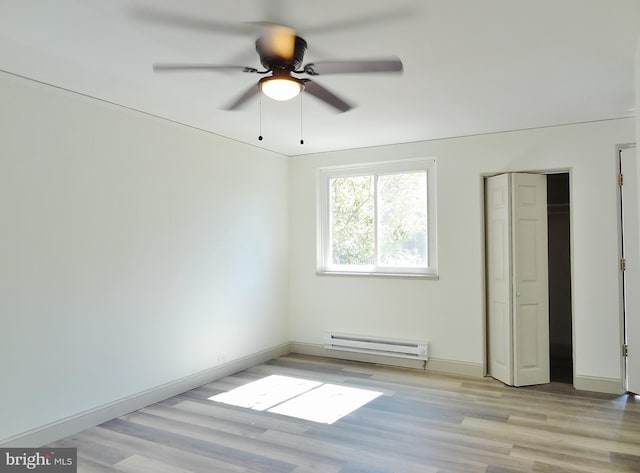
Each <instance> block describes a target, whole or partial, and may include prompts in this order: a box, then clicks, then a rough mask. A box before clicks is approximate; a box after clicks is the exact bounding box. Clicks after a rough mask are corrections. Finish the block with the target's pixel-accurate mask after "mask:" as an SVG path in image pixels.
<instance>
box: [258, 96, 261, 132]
mask: <svg viewBox="0 0 640 473" xmlns="http://www.w3.org/2000/svg"><path fill="white" fill-rule="evenodd" d="M259 104H260V105H259V106H258V109H259V111H258V121H259V124H260V125H259V127H260V134H259V135H258V141H262V92H260V101H259Z"/></svg>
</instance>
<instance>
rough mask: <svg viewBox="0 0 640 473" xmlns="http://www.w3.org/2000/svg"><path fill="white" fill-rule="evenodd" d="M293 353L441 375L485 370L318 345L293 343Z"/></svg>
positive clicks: (478, 366)
mask: <svg viewBox="0 0 640 473" xmlns="http://www.w3.org/2000/svg"><path fill="white" fill-rule="evenodd" d="M291 353H298V354H301V355H311V356H324V357H327V358H337V359H341V360H350V361H362V362H365V363H377V364H382V365H390V366H399V367H401V368H414V369H419V370H426V371H438V372H441V373H448V374H456V375H461V376H472V377H476V378H481V377H483V376H484V369H483V366H482V364H481V363H468V362H462V361H452V360H442V359H438V358H429V360H427V362H426V366H425V363H424V361H423V360H411V359H407V358H398V357H393V356H384V355H372V354H369V353H356V352H349V351H340V350H329V349H327V348H325V347H324V345H320V344H316V343H304V342H291Z"/></svg>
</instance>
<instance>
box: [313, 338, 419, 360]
mask: <svg viewBox="0 0 640 473" xmlns="http://www.w3.org/2000/svg"><path fill="white" fill-rule="evenodd" d="M325 348H327V349H329V350H342V351H351V352H357V353H369V354H372V355H385V356H395V357H400V358H413V359H415V360H427V359H428V343H427V342H416V341H411V340H394V339H385V338H378V337H369V336H365V335H352V334H344V333H335V332H327V333H326V342H325Z"/></svg>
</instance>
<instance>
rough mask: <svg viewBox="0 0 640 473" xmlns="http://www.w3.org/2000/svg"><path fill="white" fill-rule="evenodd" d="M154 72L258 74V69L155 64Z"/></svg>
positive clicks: (208, 65)
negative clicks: (234, 72)
mask: <svg viewBox="0 0 640 473" xmlns="http://www.w3.org/2000/svg"><path fill="white" fill-rule="evenodd" d="M153 70H154V71H156V72H160V71H240V72H258V70H257V69H255V68H253V67H247V66H236V65H232V64H154V65H153Z"/></svg>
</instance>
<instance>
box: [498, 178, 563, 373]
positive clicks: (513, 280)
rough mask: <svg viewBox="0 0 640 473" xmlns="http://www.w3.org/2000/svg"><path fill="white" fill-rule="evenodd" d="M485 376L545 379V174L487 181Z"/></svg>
mask: <svg viewBox="0 0 640 473" xmlns="http://www.w3.org/2000/svg"><path fill="white" fill-rule="evenodd" d="M485 198H486V201H485V215H486V231H487V239H486V245H487V247H486V262H487V358H488V360H487V361H488V368H489V375H490V376H492V377H494V378H496V379H498V380H500V381H502V382H503V383H505V384H508V385H512V386H527V385H532V384H545V383H548V382H549V376H550V368H549V296H548V292H549V283H548V246H547V178H546V176H545V175H540V174H524V173H510V174H501V175H498V176H494V177H490V178H487V179H486V181H485Z"/></svg>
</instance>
